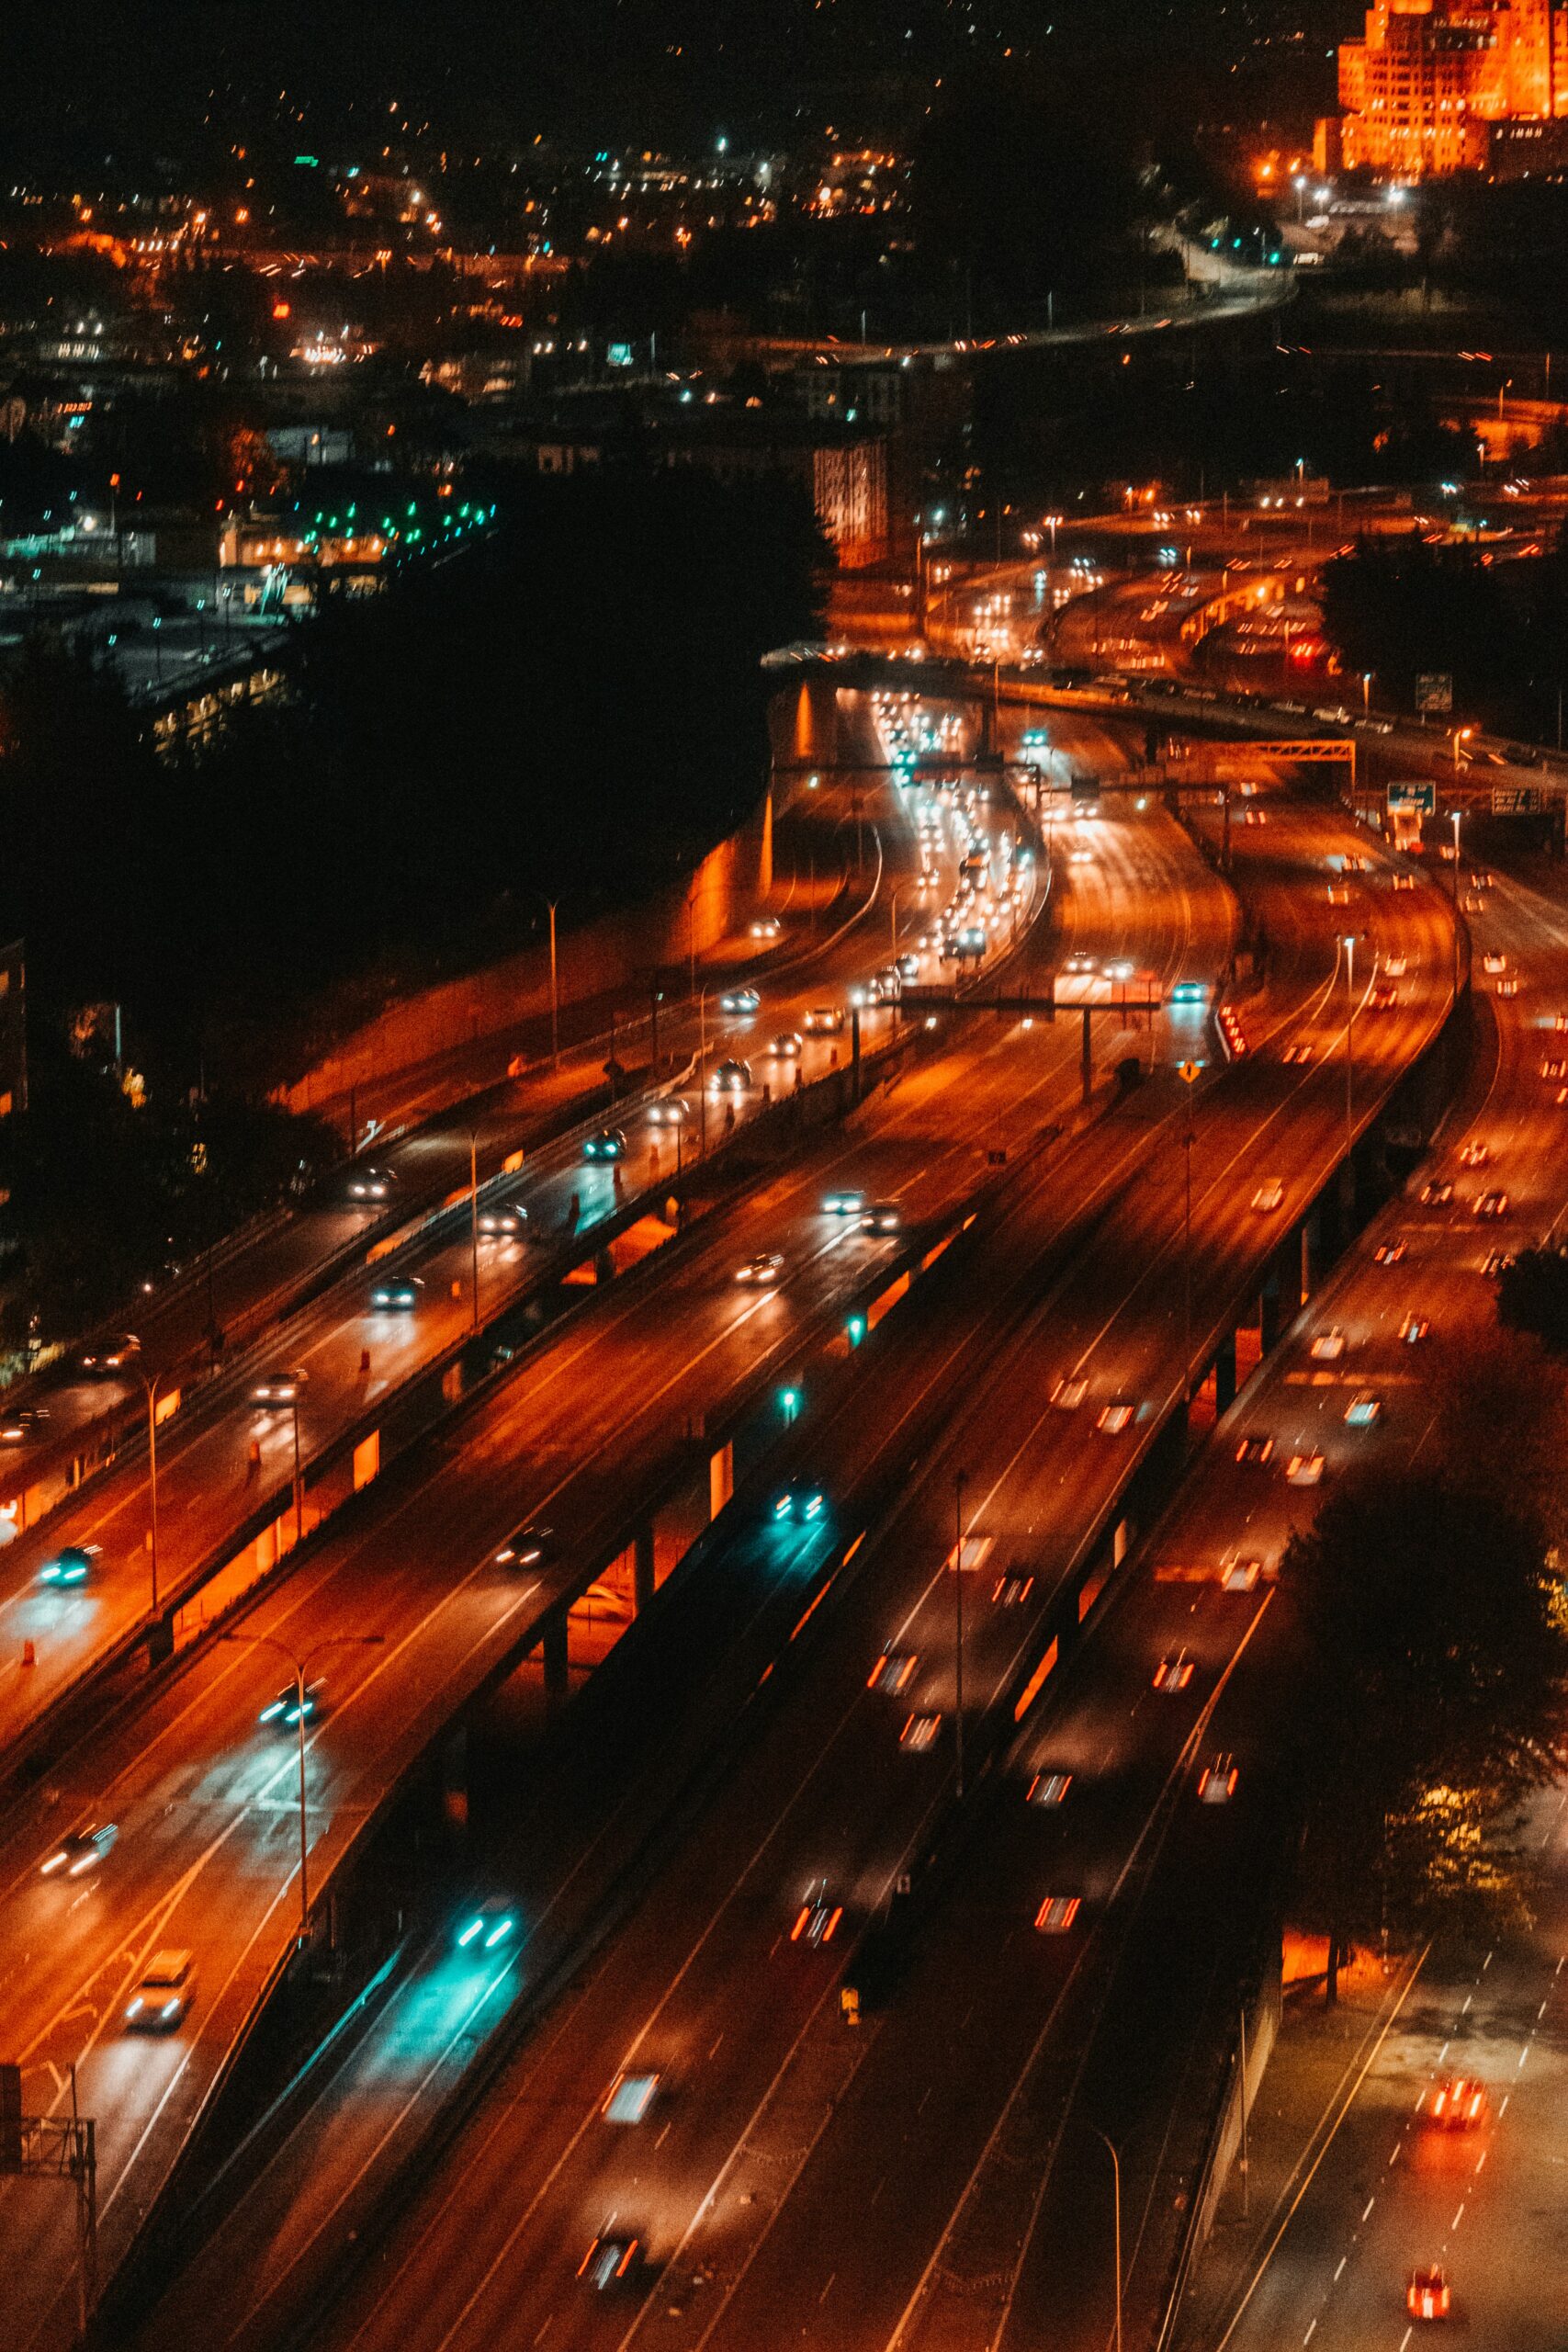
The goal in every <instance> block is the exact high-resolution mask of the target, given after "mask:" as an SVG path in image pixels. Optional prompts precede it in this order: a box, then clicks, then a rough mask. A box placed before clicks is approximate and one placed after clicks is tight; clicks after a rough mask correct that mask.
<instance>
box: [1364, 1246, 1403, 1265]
mask: <svg viewBox="0 0 1568 2352" xmlns="http://www.w3.org/2000/svg"><path fill="white" fill-rule="evenodd" d="M1405 1248H1406V1245H1405V1243H1404V1242H1403V1241H1380V1242H1379V1243H1378V1246H1377V1248H1376V1249H1375V1250H1373V1251H1372V1262H1373V1264H1374V1265H1378V1266H1397V1265H1400V1264H1402V1263H1403V1261H1404V1253H1405Z"/></svg>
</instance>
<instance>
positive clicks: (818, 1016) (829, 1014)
mask: <svg viewBox="0 0 1568 2352" xmlns="http://www.w3.org/2000/svg"><path fill="white" fill-rule="evenodd" d="M843 1025H844V1015H843V1011H842V1008H841V1007H840V1006H839V1005H836V1004H814V1005H811V1006H809V1007H808V1008H807V1015H806V1034H807V1036H808V1037H836V1036H837V1035H839V1033H840V1030H841V1029H842V1027H843Z"/></svg>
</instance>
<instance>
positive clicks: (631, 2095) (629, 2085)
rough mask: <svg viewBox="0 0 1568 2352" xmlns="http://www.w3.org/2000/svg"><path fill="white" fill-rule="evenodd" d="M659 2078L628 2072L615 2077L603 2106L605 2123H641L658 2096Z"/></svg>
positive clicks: (657, 2076)
mask: <svg viewBox="0 0 1568 2352" xmlns="http://www.w3.org/2000/svg"><path fill="white" fill-rule="evenodd" d="M659 2084H660V2076H659V2075H657V2074H652V2073H647V2072H644V2073H637V2074H633V2073H631V2072H630V2071H629V2070H628V2071H627V2072H626V2073H624V2074H619V2075H616V2076H615V2081H614V2082H613V2083H612V2084H611V2086H610V2090H609V2096H608V2097H607V2098H606V2099H605V2101H604V2120H605V2122H606V2123H641V2122H642V2121H643V2120H644V2119H645V2118H646V2116H647V2114H648V2111H649V2108H650V2107H651V2106H652V2105H653V2102H654V2100H655V2099H656V2098H658V2096H659Z"/></svg>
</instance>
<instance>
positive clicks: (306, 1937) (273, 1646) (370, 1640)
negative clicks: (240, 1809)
mask: <svg viewBox="0 0 1568 2352" xmlns="http://www.w3.org/2000/svg"><path fill="white" fill-rule="evenodd" d="M386 1638H387V1636H386V1635H385V1634H334V1635H333V1638H332V1639H331V1640H330V1641H325V1642H322V1643H321V1644H320V1645H319V1646H318V1648H317V1649H316V1651H315V1652H314V1656H315V1657H320V1656H321V1652H322V1651H323V1650H335V1649H343V1648H345V1647H347V1646H349V1645H353V1646H355V1647H356V1648H364V1649H369V1648H374V1647H376V1646H377V1645H379V1644H380V1643H382V1642H384V1641H385V1640H386ZM219 1639H220V1641H225V1642H243V1643H245V1644H246V1645H248V1646H249V1647H251V1648H254V1649H265V1650H276V1652H277V1654H278V1656H279V1657H281V1658H282V1659H284V1660H285V1662H286V1663H287V1665H288V1671H289V1673H290V1674H291V1675H292V1676H293V1678H294V1708H295V1714H296V1717H297V1724H296V1728H297V1730H298V1732H299V1945H300V1948H301V1950H302V1949H303V1948H304V1946H305V1945H306V1944H308V1943H309V1942H310V1816H309V1814H308V1811H307V1806H306V1794H305V1676H306V1672H307V1669H308V1667H309V1665H310V1660H308V1659H306V1658H304V1657H298V1656H296V1654H295V1652H294V1651H293V1650H291V1649H290V1648H289V1647H288V1644H287V1643H286V1642H279V1641H276V1640H275V1639H274V1637H273V1636H272V1634H220V1636H219Z"/></svg>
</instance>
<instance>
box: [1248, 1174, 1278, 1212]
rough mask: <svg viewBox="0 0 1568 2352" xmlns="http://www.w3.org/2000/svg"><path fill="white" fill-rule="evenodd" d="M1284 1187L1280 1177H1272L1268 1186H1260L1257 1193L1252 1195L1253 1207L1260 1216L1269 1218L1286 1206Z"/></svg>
mask: <svg viewBox="0 0 1568 2352" xmlns="http://www.w3.org/2000/svg"><path fill="white" fill-rule="evenodd" d="M1284 1200H1285V1187H1284V1185H1283V1184H1282V1183H1281V1182H1280V1179H1279V1177H1278V1176H1270V1178H1269V1182H1267V1183H1266V1184H1259V1186H1258V1190H1257V1192H1256V1193H1254V1194H1253V1195H1252V1205H1253V1207H1254V1208H1255V1209H1256V1210H1257V1211H1258V1215H1259V1216H1272V1214H1273V1212H1274V1211H1275V1210H1276V1209H1277V1208H1281V1207H1282V1206H1283V1205H1284Z"/></svg>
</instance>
